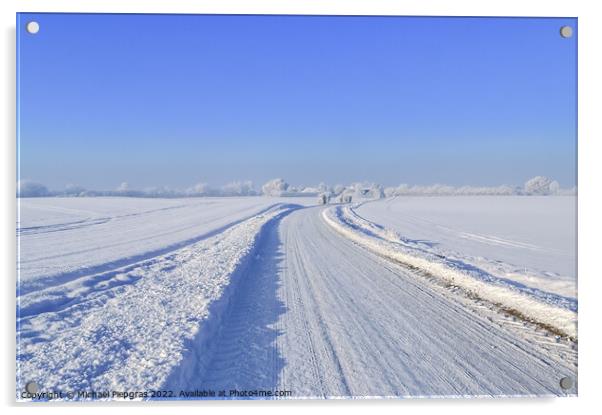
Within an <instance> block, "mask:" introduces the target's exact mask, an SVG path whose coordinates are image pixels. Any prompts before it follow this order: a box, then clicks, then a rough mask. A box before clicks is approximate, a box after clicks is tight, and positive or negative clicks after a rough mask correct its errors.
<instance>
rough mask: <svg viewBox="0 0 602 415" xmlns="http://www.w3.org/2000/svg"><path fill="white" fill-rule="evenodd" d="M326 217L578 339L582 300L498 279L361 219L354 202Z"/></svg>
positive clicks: (369, 243) (369, 245)
mask: <svg viewBox="0 0 602 415" xmlns="http://www.w3.org/2000/svg"><path fill="white" fill-rule="evenodd" d="M322 216H323V218H324V220H325V221H326V223H327V224H328V225H330V226H331V227H332V228H334V229H335V230H336V231H338V232H339V233H341V234H342V235H343V236H345V237H347V238H349V239H351V240H352V241H354V242H356V243H357V244H359V245H361V246H363V247H364V248H366V249H368V250H370V251H372V252H374V253H376V254H378V255H380V256H382V257H385V258H388V259H391V260H393V261H396V262H399V263H401V264H404V265H406V266H409V267H412V268H415V269H416V270H418V271H421V272H425V273H427V274H428V275H429V276H432V277H435V278H437V279H439V280H441V281H442V282H444V283H446V284H449V285H452V286H457V287H460V288H462V289H464V290H465V291H466V292H467V293H468V294H469V295H471V296H475V297H477V298H480V299H483V300H486V301H489V302H491V303H493V304H495V305H497V306H499V307H501V308H502V309H504V310H506V311H509V312H512V313H513V314H515V315H517V316H519V317H521V318H524V319H527V320H530V321H533V322H536V323H539V324H540V325H543V326H546V327H548V328H551V329H552V330H554V331H557V332H559V333H562V334H564V335H567V336H569V337H572V338H576V337H577V327H576V321H577V313H576V302H575V301H572V299H570V298H566V297H563V296H559V295H557V294H554V293H548V292H545V291H542V290H539V289H535V288H532V287H528V286H526V285H523V284H519V283H517V282H515V281H509V280H507V279H503V278H498V277H496V276H494V275H491V274H489V273H487V272H486V271H483V270H481V269H479V268H477V267H475V266H472V265H470V264H467V263H463V262H461V261H458V260H455V259H451V258H447V257H445V256H443V255H436V254H433V253H431V252H428V251H426V250H421V249H419V248H417V247H415V246H413V245H412V244H409V243H404V239H403V238H402V237H400V235H398V234H397V233H396V232H394V231H392V230H389V229H386V228H384V227H382V226H380V225H377V224H375V223H372V222H369V221H367V220H365V219H363V218H361V217H359V216H358V215H357V214H355V212H354V211H353V208H352V207H350V206H333V207H330V208H328V209H325V210H324V211H323V212H322Z"/></svg>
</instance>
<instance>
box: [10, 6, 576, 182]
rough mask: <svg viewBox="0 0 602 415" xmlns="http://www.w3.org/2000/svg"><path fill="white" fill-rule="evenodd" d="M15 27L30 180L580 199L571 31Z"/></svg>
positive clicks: (509, 26)
mask: <svg viewBox="0 0 602 415" xmlns="http://www.w3.org/2000/svg"><path fill="white" fill-rule="evenodd" d="M17 20H18V22H19V24H18V28H17V31H18V66H19V68H18V72H19V81H20V82H19V114H20V125H19V132H20V151H21V153H20V154H21V157H20V168H21V178H26V179H31V180H35V181H39V182H42V183H44V184H46V185H47V186H49V187H50V188H54V189H62V188H63V187H64V186H65V184H67V183H72V184H78V185H82V186H85V187H87V188H89V189H113V188H115V187H116V186H117V185H118V184H119V183H121V182H123V181H127V182H128V183H129V184H130V187H131V188H144V187H147V186H170V187H187V186H189V185H192V184H194V183H197V182H208V183H210V184H213V185H216V186H217V185H221V184H224V183H227V182H230V181H233V180H246V179H248V180H253V181H254V182H255V184H256V186H260V185H261V184H262V183H263V182H264V181H266V180H268V179H270V178H274V177H282V178H284V179H286V180H287V181H289V182H290V183H292V184H316V183H318V182H320V181H324V182H327V183H330V184H335V183H350V182H353V181H360V180H368V181H375V182H379V183H382V184H384V185H396V184H399V183H410V184H432V183H445V184H450V185H464V184H468V185H497V184H503V183H505V184H512V185H514V184H517V185H518V184H522V183H523V182H524V181H525V180H526V179H528V178H530V177H532V176H535V175H546V176H549V177H552V178H554V179H556V180H558V181H559V182H560V184H561V185H562V186H563V187H570V186H573V185H574V184H575V180H576V177H575V175H576V172H575V170H576V53H577V46H576V42H577V39H576V32H577V30H576V29H577V27H576V25H577V21H576V19H555V18H548V19H545V18H424V17H303V16H200V15H197V16H195V15H85V14H73V15H69V14H21V15H19V16H18V17H17ZM30 20H36V21H38V22H39V23H40V31H39V32H38V34H36V35H30V34H28V33H27V32H26V31H25V24H26V23H27V22H28V21H30ZM566 24H568V25H571V26H573V29H574V33H575V35H574V36H573V38H569V39H565V38H562V37H561V36H560V35H559V28H560V27H561V26H562V25H566Z"/></svg>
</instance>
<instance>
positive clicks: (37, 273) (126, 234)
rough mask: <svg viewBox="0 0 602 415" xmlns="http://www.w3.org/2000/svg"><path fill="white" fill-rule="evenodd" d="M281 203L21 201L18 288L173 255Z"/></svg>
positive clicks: (32, 287) (255, 199) (234, 199)
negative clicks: (171, 252)
mask: <svg viewBox="0 0 602 415" xmlns="http://www.w3.org/2000/svg"><path fill="white" fill-rule="evenodd" d="M279 201H280V202H281V201H282V200H281V199H277V198H266V197H238V198H237V197H222V198H219V197H214V198H188V199H153V198H129V197H104V198H103V197H99V198H78V197H64V198H58V197H57V198H22V199H19V212H20V217H19V222H18V223H17V235H18V237H19V261H18V267H19V268H18V276H19V289H20V292H21V293H28V292H31V291H32V290H36V289H40V288H48V286H52V285H56V284H61V283H64V282H67V281H70V280H72V279H75V278H78V277H81V276H84V275H90V274H93V273H97V272H101V271H104V270H110V269H113V268H115V267H117V266H124V265H128V264H131V263H135V262H138V261H140V260H143V259H147V258H151V257H154V256H157V255H159V254H162V253H167V252H169V251H172V250H174V249H176V248H178V247H183V246H185V245H188V244H190V243H192V242H195V241H198V240H201V239H204V238H206V237H208V236H210V235H214V234H217V233H219V232H220V231H221V230H223V229H225V227H228V226H230V225H232V224H235V223H237V222H240V221H241V220H244V219H247V218H250V217H253V216H255V215H256V214H257V213H259V212H261V211H264V210H265V209H267V208H269V207H270V206H273V205H274V204H276V203H278V202H279ZM284 202H285V203H290V202H291V200H290V199H288V201H287V200H285V201H284ZM293 202H294V203H300V204H308V203H314V202H315V200H314V199H313V198H306V199H303V198H295V199H294V200H293Z"/></svg>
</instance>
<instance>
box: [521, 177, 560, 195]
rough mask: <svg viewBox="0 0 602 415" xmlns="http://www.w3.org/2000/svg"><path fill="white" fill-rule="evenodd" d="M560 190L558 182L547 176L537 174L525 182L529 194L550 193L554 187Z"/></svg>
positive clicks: (555, 189)
mask: <svg viewBox="0 0 602 415" xmlns="http://www.w3.org/2000/svg"><path fill="white" fill-rule="evenodd" d="M550 187H552V189H553V190H554V191H555V192H557V191H558V187H559V186H558V183H557V182H555V181H552V179H550V178H548V177H545V176H536V177H533V178H532V179H529V180H527V181H526V182H525V193H526V194H528V195H549V194H550V193H552V189H551V188H550Z"/></svg>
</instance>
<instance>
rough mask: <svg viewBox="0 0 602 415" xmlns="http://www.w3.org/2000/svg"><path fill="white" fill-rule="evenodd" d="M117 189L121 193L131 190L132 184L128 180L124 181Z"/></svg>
mask: <svg viewBox="0 0 602 415" xmlns="http://www.w3.org/2000/svg"><path fill="white" fill-rule="evenodd" d="M115 190H116V191H118V192H121V193H126V192H127V191H128V190H130V185H129V184H128V183H127V182H122V183H121V184H120V185H119V186H117V189H115Z"/></svg>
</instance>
